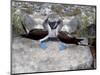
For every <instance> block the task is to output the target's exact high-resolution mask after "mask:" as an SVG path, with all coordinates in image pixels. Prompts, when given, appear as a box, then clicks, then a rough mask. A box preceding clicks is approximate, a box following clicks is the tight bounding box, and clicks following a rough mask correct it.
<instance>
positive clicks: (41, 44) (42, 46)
mask: <svg viewBox="0 0 100 75" xmlns="http://www.w3.org/2000/svg"><path fill="white" fill-rule="evenodd" d="M39 47H40V48H42V49H46V48H47V46H46V42H40V43H39Z"/></svg>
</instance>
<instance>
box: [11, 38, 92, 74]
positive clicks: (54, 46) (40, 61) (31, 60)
mask: <svg viewBox="0 0 100 75" xmlns="http://www.w3.org/2000/svg"><path fill="white" fill-rule="evenodd" d="M84 42H85V43H87V41H86V40H84ZM58 46H59V42H58V41H50V42H47V49H45V50H43V49H41V48H39V47H38V42H37V41H34V40H30V39H26V38H20V37H16V38H14V40H12V73H28V72H45V71H61V70H78V69H90V68H91V64H92V61H93V58H92V54H91V52H90V49H89V47H87V46H77V45H69V46H68V47H67V48H66V49H65V50H63V51H60V50H59V47H58Z"/></svg>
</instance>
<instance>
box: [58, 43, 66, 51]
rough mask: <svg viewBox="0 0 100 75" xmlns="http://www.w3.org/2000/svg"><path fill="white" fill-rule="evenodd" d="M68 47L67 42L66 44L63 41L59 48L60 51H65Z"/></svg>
mask: <svg viewBox="0 0 100 75" xmlns="http://www.w3.org/2000/svg"><path fill="white" fill-rule="evenodd" d="M66 48H67V44H66V45H65V43H62V42H60V43H59V50H60V51H63V50H64V49H66Z"/></svg>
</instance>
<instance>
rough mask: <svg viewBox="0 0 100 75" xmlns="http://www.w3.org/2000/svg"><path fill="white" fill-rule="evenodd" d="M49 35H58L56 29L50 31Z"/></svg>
mask: <svg viewBox="0 0 100 75" xmlns="http://www.w3.org/2000/svg"><path fill="white" fill-rule="evenodd" d="M49 37H56V29H54V30H52V31H51V32H50V33H49Z"/></svg>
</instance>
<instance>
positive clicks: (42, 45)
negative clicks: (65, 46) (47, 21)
mask: <svg viewBox="0 0 100 75" xmlns="http://www.w3.org/2000/svg"><path fill="white" fill-rule="evenodd" d="M48 37H49V36H48V35H47V36H46V37H44V38H43V39H40V40H39V46H40V48H42V49H46V48H47V47H46V43H45V42H44V41H45V40H47V39H48Z"/></svg>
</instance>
